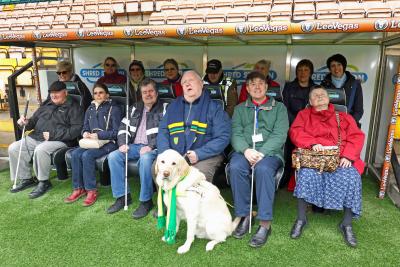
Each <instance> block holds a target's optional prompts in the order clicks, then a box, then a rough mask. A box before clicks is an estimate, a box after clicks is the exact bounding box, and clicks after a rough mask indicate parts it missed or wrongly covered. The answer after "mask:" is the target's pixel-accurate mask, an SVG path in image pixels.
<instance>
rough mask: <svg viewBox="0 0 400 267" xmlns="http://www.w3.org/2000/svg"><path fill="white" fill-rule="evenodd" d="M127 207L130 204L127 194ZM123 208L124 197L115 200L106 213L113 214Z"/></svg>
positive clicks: (129, 196)
mask: <svg viewBox="0 0 400 267" xmlns="http://www.w3.org/2000/svg"><path fill="white" fill-rule="evenodd" d="M127 198H128V205H130V204H132V197H131V194H128V197H127ZM124 207H125V196H122V197H119V198H117V199H116V200H115V202H114V204H112V205H111V206H110V207H109V208H108V209H107V213H108V214H111V213H115V212H117V211H120V210H122V209H123V208H124Z"/></svg>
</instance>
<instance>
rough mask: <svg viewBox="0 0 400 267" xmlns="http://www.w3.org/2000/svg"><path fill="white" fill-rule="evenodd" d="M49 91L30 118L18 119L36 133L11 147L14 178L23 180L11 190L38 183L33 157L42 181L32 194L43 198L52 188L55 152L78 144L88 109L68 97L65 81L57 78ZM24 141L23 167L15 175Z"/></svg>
mask: <svg viewBox="0 0 400 267" xmlns="http://www.w3.org/2000/svg"><path fill="white" fill-rule="evenodd" d="M49 94H50V99H48V100H46V101H45V102H44V103H43V105H42V106H40V107H39V109H38V110H37V111H36V112H35V113H34V114H33V116H32V117H31V118H30V119H29V120H28V119H26V118H25V117H24V116H21V118H20V119H19V120H18V124H19V126H23V125H25V129H26V130H27V131H30V130H33V132H31V133H30V134H29V135H28V136H27V137H25V138H22V139H21V140H19V141H16V142H14V143H12V144H11V145H10V146H9V148H8V154H9V157H10V172H11V179H12V180H14V179H17V178H18V179H20V180H21V181H20V183H19V185H18V186H17V187H16V188H13V189H11V192H12V193H16V192H19V191H22V190H24V189H26V188H28V187H31V186H34V185H36V181H35V180H34V179H33V178H32V177H31V167H30V164H29V162H30V160H31V159H32V157H33V169H34V171H35V174H36V177H37V179H38V180H39V183H38V185H37V186H36V188H35V189H34V190H33V191H32V192H31V193H30V194H29V197H30V198H37V197H40V196H42V195H43V194H45V193H46V192H47V191H48V190H49V189H50V188H51V187H52V185H51V183H50V181H49V174H50V168H51V154H52V153H53V152H54V151H56V150H58V149H60V148H62V147H66V146H72V145H76V144H77V142H76V141H77V138H78V137H79V135H80V132H81V129H82V122H83V114H84V112H83V110H82V109H81V107H80V106H79V103H78V102H76V101H75V100H73V99H72V98H67V95H68V93H67V90H66V85H65V83H63V82H60V81H57V82H54V83H53V84H51V86H50V89H49ZM21 142H23V144H22V147H21V148H22V150H21V156H20V162H19V169H18V174H17V177H15V171H16V167H17V161H18V152H19V149H20V146H21Z"/></svg>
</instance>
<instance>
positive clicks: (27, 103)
mask: <svg viewBox="0 0 400 267" xmlns="http://www.w3.org/2000/svg"><path fill="white" fill-rule="evenodd" d="M28 106H29V93H28V97H27V100H26V104H25V111H24V118H25V119H26V115H27V113H28ZM24 135H25V123H24V126H23V127H22V136H21V143H20V145H19V152H18V160H17V169H16V170H15V176H14V184H13V189H15V188H16V187H17V180H18V169H19V162H20V160H21V151H22V143H23V142H24Z"/></svg>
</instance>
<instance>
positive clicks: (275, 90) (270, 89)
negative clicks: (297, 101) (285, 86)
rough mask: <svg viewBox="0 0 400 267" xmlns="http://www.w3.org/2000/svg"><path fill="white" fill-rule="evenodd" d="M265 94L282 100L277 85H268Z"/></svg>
mask: <svg viewBox="0 0 400 267" xmlns="http://www.w3.org/2000/svg"><path fill="white" fill-rule="evenodd" d="M266 95H267V96H269V97H273V98H274V99H275V100H276V101H278V102H282V101H283V96H282V91H281V88H280V87H279V86H273V87H268V89H267V93H266Z"/></svg>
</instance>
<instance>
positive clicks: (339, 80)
mask: <svg viewBox="0 0 400 267" xmlns="http://www.w3.org/2000/svg"><path fill="white" fill-rule="evenodd" d="M331 78H332V83H333V85H334V86H335V87H336V88H342V86H343V85H344V82H345V81H346V79H347V75H346V73H344V74H343V76H342V77H340V78H337V77H335V76H333V75H332V76H331Z"/></svg>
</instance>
